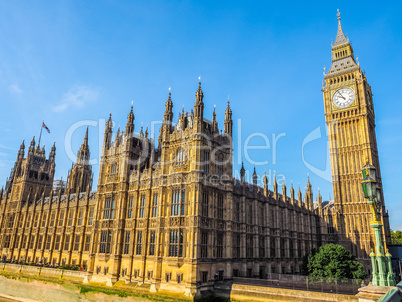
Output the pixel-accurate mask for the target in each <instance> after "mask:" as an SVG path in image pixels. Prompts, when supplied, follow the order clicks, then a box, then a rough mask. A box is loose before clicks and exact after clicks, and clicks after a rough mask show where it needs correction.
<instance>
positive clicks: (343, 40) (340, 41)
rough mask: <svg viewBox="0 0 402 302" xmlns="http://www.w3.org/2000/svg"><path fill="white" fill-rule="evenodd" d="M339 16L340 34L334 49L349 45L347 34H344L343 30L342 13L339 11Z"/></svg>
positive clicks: (337, 36) (337, 35)
mask: <svg viewBox="0 0 402 302" xmlns="http://www.w3.org/2000/svg"><path fill="white" fill-rule="evenodd" d="M336 15H337V16H338V18H337V19H338V33H337V34H336V39H335V43H334V45H333V47H338V46H339V45H342V44H348V43H349V39H348V38H346V37H345V34H344V33H343V29H342V24H341V13H340V12H339V9H338V10H337V14H336Z"/></svg>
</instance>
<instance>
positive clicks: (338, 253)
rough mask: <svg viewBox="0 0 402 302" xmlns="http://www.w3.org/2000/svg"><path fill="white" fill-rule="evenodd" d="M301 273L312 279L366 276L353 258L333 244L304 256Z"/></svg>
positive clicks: (361, 266) (339, 246)
mask: <svg viewBox="0 0 402 302" xmlns="http://www.w3.org/2000/svg"><path fill="white" fill-rule="evenodd" d="M302 272H303V273H304V274H305V275H308V276H309V277H312V278H313V279H314V278H327V279H364V278H365V277H366V276H367V275H366V272H365V271H364V269H363V265H362V264H361V263H360V262H359V261H357V260H356V258H355V256H353V255H352V254H351V253H350V252H349V251H347V250H345V249H344V248H343V247H342V246H341V245H339V244H333V243H329V244H326V245H324V246H321V247H320V248H318V249H313V250H312V252H311V253H310V254H308V255H306V256H304V258H303V265H302Z"/></svg>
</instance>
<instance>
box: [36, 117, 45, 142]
mask: <svg viewBox="0 0 402 302" xmlns="http://www.w3.org/2000/svg"><path fill="white" fill-rule="evenodd" d="M44 122H45V120H42V125H41V127H40V134H39V142H38V145H39V147H40V139H41V137H42V129H43V123H44Z"/></svg>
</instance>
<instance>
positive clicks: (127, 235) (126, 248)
mask: <svg viewBox="0 0 402 302" xmlns="http://www.w3.org/2000/svg"><path fill="white" fill-rule="evenodd" d="M130 237H131V232H130V231H126V232H125V234H124V249H123V254H125V255H127V254H129V252H130Z"/></svg>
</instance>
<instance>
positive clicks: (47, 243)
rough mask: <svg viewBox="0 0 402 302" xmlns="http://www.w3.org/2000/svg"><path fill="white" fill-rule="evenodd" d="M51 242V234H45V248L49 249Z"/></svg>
mask: <svg viewBox="0 0 402 302" xmlns="http://www.w3.org/2000/svg"><path fill="white" fill-rule="evenodd" d="M51 243H52V235H47V237H46V249H47V250H50V244H51Z"/></svg>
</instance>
